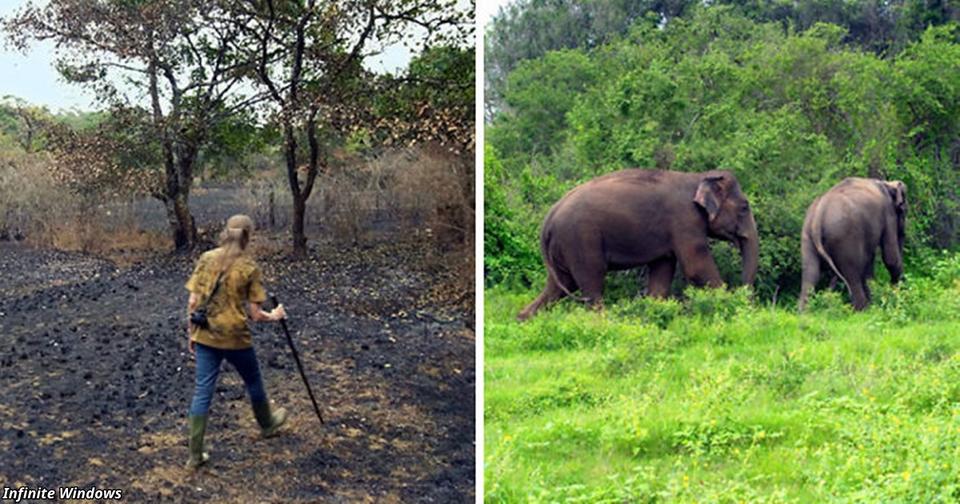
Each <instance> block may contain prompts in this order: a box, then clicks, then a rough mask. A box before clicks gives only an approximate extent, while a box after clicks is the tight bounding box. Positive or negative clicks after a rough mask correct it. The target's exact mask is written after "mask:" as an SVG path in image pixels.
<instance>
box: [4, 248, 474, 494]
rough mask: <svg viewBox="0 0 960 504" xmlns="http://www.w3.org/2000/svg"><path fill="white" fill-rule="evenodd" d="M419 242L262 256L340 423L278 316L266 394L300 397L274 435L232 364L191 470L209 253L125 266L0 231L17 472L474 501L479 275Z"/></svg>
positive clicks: (138, 484)
mask: <svg viewBox="0 0 960 504" xmlns="http://www.w3.org/2000/svg"><path fill="white" fill-rule="evenodd" d="M420 247H422V245H419V244H417V243H416V242H410V243H391V242H385V243H384V244H381V245H378V246H374V247H369V248H366V249H360V248H339V249H338V248H336V247H333V246H330V245H328V246H324V247H322V248H315V249H312V250H311V252H310V255H309V257H308V258H307V259H306V260H300V261H293V260H291V259H289V258H286V257H285V256H283V255H280V254H274V255H271V256H268V257H260V258H259V261H260V264H261V266H262V268H263V270H264V276H265V280H266V284H267V286H268V289H270V290H271V291H274V292H276V293H277V294H278V295H279V297H280V299H281V301H282V302H284V304H285V305H286V306H287V308H288V312H289V314H290V320H289V325H290V328H291V331H292V332H293V337H294V340H295V342H296V344H297V346H298V350H299V351H300V355H301V359H302V360H303V362H304V366H305V368H306V372H307V375H308V377H309V378H310V380H311V385H312V386H313V389H314V391H315V392H316V394H317V396H318V400H319V402H320V403H321V407H322V411H323V414H324V417H325V420H326V421H327V424H326V425H325V426H321V425H320V423H319V421H318V420H317V418H316V416H315V414H314V413H313V410H312V406H311V405H310V401H309V398H308V397H307V394H306V391H305V389H304V386H303V384H302V382H301V380H300V377H299V375H298V373H297V370H296V366H295V364H294V363H293V360H292V357H291V356H290V352H289V350H288V348H287V346H286V342H285V339H284V337H283V336H282V333H281V332H280V328H279V326H278V325H274V324H266V323H264V324H258V325H256V326H254V335H255V336H254V345H255V348H256V350H257V353H258V354H259V359H260V364H261V370H262V373H263V375H264V381H265V385H266V389H267V394H268V395H269V396H270V398H271V400H273V401H274V402H275V403H276V404H277V405H282V406H285V407H286V408H287V409H288V410H290V411H291V413H292V415H291V417H290V419H289V420H288V424H287V426H286V427H285V430H284V433H283V434H282V435H281V436H279V437H277V438H273V439H269V440H261V439H259V437H258V429H257V427H256V423H255V421H254V418H253V414H252V412H251V410H250V406H249V402H248V399H247V397H246V394H245V390H244V388H243V383H242V381H241V380H240V377H239V375H237V373H236V372H235V371H234V370H232V369H230V366H229V364H227V363H224V372H222V373H221V375H220V381H219V385H218V387H217V392H216V396H215V398H214V402H213V406H212V409H211V418H210V424H209V427H208V430H207V438H206V448H207V450H208V451H209V453H210V456H211V461H210V464H209V465H208V466H207V467H206V468H205V469H203V470H201V471H199V472H197V473H192V472H188V471H187V470H186V469H184V467H183V463H184V461H185V460H186V457H187V444H186V413H187V409H188V406H189V401H190V398H191V395H192V388H193V369H194V363H193V360H192V358H191V356H190V354H189V353H188V352H187V348H186V339H185V325H184V315H185V303H186V291H185V290H184V288H183V283H184V282H185V280H186V278H187V276H188V275H189V273H190V271H191V269H192V266H193V260H194V259H195V256H191V257H180V256H173V255H169V254H160V255H156V256H153V257H152V258H149V259H145V260H142V261H140V262H136V263H134V264H132V265H127V266H122V267H121V266H118V265H117V264H114V263H112V262H110V261H108V260H105V259H101V258H96V257H91V256H87V255H83V254H77V253H65V252H55V251H44V250H37V249H31V248H28V247H26V246H23V245H20V244H11V243H0V397H2V399H0V453H3V454H4V457H3V462H2V463H0V481H2V482H3V485H5V486H19V485H27V486H31V487H35V486H41V487H58V486H80V487H84V488H89V487H91V486H96V487H97V488H122V489H124V499H125V500H127V501H130V502H144V501H172V502H195V501H210V502H240V501H243V502H247V501H249V502H281V501H282V502H291V501H293V502H315V501H323V502H373V501H376V502H464V501H468V500H470V501H472V500H473V499H474V463H475V462H474V448H475V445H474V412H475V407H474V393H475V392H474V381H475V362H474V332H473V311H472V302H473V293H472V292H463V293H457V292H455V289H454V291H451V289H450V288H449V286H450V285H451V283H450V282H448V281H447V280H448V279H449V276H450V275H452V274H453V273H452V268H451V267H446V266H444V265H443V264H439V265H438V264H433V265H432V266H431V265H429V264H427V263H429V261H423V260H422V255H423V254H422V252H421V250H420Z"/></svg>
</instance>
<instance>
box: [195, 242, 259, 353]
mask: <svg viewBox="0 0 960 504" xmlns="http://www.w3.org/2000/svg"><path fill="white" fill-rule="evenodd" d="M222 253H223V249H220V248H216V249H213V250H209V251H207V252H204V253H203V255H201V256H200V259H199V260H198V261H197V267H196V269H194V270H193V275H191V276H190V279H189V280H187V284H186V287H187V290H188V291H190V292H191V293H193V294H196V295H197V297H198V298H199V303H200V304H203V302H204V301H205V300H206V299H207V297H208V296H209V295H210V293H211V292H212V291H213V288H214V285H215V284H216V281H217V275H218V274H219V273H220V271H219V270H218V267H219V259H220V255H221V254H222ZM266 300H267V293H266V291H265V290H264V289H263V283H262V282H261V273H260V267H259V266H257V263H256V262H255V261H254V260H253V259H251V258H249V257H247V256H244V255H241V256H240V257H238V258H237V259H236V260H234V262H233V264H231V265H230V267H228V268H227V271H226V272H225V273H224V274H223V278H222V279H221V280H220V289H219V290H217V292H216V294H215V295H214V296H213V298H212V299H211V300H210V302H209V303H208V304H207V320H208V321H209V322H210V325H209V329H201V328H199V327H194V328H193V330H192V331H191V332H190V339H191V340H193V341H195V342H197V343H202V344H204V345H207V346H211V347H214V348H221V349H225V350H238V349H242V348H250V347H251V346H253V339H252V337H251V333H250V327H249V326H248V325H247V308H246V307H247V303H248V302H252V303H262V302H264V301H266ZM198 306H199V305H198Z"/></svg>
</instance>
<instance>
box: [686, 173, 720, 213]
mask: <svg viewBox="0 0 960 504" xmlns="http://www.w3.org/2000/svg"><path fill="white" fill-rule="evenodd" d="M722 180H723V176H714V175H710V176H706V177H704V178H703V180H701V181H700V185H699V186H697V194H696V195H694V196H693V201H694V203H696V204H698V205H700V206H701V207H702V208H703V209H704V210H706V211H707V217H708V218H709V219H710V222H713V220H714V219H716V218H717V213H719V212H720V203H721V202H722V201H723V194H722V193H723V189H722V188H721V184H720V182H721V181H722Z"/></svg>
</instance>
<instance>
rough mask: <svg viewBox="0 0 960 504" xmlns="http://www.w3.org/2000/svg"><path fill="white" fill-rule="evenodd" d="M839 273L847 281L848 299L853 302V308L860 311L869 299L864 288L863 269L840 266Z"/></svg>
mask: <svg viewBox="0 0 960 504" xmlns="http://www.w3.org/2000/svg"><path fill="white" fill-rule="evenodd" d="M840 273H842V274H843V277H844V278H845V279H846V281H847V282H846V283H847V290H848V291H850V301H851V302H852V303H853V309H854V310H857V311H860V310H863V309H864V308H866V307H867V304H869V302H870V300H869V298H868V294H867V290H866V289H865V286H866V279H864V278H863V269H862V268H849V267H848V268H844V267H841V270H840Z"/></svg>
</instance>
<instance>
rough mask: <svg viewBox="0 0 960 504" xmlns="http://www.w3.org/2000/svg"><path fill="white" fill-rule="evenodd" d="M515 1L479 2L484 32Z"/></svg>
mask: <svg viewBox="0 0 960 504" xmlns="http://www.w3.org/2000/svg"><path fill="white" fill-rule="evenodd" d="M0 1H2V0H0ZM515 1H516V0H478V1H477V21H479V22H480V24H481V25H482V26H483V29H484V31H486V29H487V24H488V23H490V21H491V20H492V19H493V16H495V15H496V14H497V11H498V10H500V8H501V7H505V6H507V5H509V4H511V3H514V2H515Z"/></svg>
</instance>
